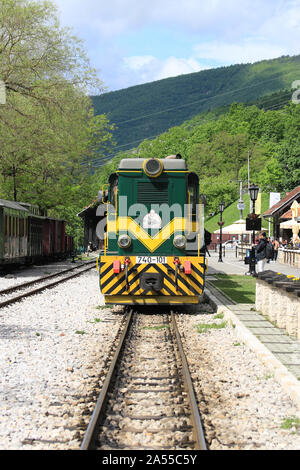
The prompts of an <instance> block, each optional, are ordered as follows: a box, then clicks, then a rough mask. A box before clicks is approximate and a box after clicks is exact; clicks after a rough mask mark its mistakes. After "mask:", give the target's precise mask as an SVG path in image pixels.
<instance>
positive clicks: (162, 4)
mask: <svg viewBox="0 0 300 470" xmlns="http://www.w3.org/2000/svg"><path fill="white" fill-rule="evenodd" d="M54 1H55V2H56V4H57V5H58V7H59V10H60V12H61V15H60V17H61V20H62V23H63V24H64V25H68V26H71V27H74V29H75V33H76V35H78V36H80V37H81V38H83V39H84V41H85V43H86V44H87V49H88V53H89V55H90V57H91V59H92V63H93V65H94V66H95V67H96V68H98V69H100V70H101V75H102V78H103V79H104V83H105V84H106V85H108V87H109V88H110V89H118V88H125V87H128V86H131V85H135V84H139V83H144V82H150V81H153V80H159V79H161V78H166V77H170V76H176V75H181V74H186V73H192V72H197V71H199V70H203V69H205V68H209V64H212V65H214V66H216V65H217V64H219V65H229V64H236V63H245V62H256V61H259V60H263V59H271V58H275V57H279V56H281V55H287V54H289V55H293V54H299V53H300V27H299V25H300V0H210V1H208V0H176V1H174V0H152V1H151V2H149V1H148V0H147V1H146V0H139V1H138V0H126V1H125V0H110V1H107V0H85V1H84V2H83V1H82V0H54ZM147 30H148V33H149V31H151V32H153V34H157V36H156V39H160V37H161V36H160V35H161V31H164V32H165V33H166V34H165V36H164V38H165V41H163V40H162V41H161V49H160V44H159V46H158V47H157V43H158V41H157V40H156V41H154V43H155V44H156V49H155V46H154V45H153V46H152V44H151V39H149V35H147ZM168 33H169V35H168ZM172 38H175V39H174V41H173V42H172ZM123 39H124V41H123ZM176 40H177V42H176ZM181 42H182V44H187V45H188V46H187V48H186V52H185V49H183V47H182V45H181ZM193 44H194V47H193ZM144 51H145V52H144ZM157 57H160V59H158V58H157ZM161 57H166V58H165V59H164V60H163V59H161ZM204 64H205V65H204Z"/></svg>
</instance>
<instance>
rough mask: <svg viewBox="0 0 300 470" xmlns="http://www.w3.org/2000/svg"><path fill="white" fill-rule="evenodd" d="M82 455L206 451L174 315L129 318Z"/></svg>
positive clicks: (85, 436)
mask: <svg viewBox="0 0 300 470" xmlns="http://www.w3.org/2000/svg"><path fill="white" fill-rule="evenodd" d="M80 449H81V450H109V449H110V450H112V449H153V450H159V449H172V450H175V449H176V450H177V449H196V450H206V443H205V438H204V432H203V428H202V424H201V418H200V415H199V411H198V406H197V401H196V397H195V393H194V388H193V384H192V380H191V376H190V372H189V367H188V364H187V360H186V357H185V353H184V351H183V347H182V342H181V337H180V334H179V331H178V328H177V323H176V316H175V314H174V313H173V312H171V313H170V314H156V315H147V314H138V313H136V312H133V311H132V310H131V311H130V312H129V313H128V314H127V316H126V318H125V321H124V327H123V329H122V331H121V332H120V334H119V336H118V343H117V344H116V345H115V350H114V353H113V357H112V360H111V363H110V367H109V370H108V373H107V376H106V379H105V381H104V383H103V386H102V389H101V392H100V395H99V397H98V400H97V403H96V406H95V409H94V412H93V415H92V417H91V420H90V423H89V425H88V428H87V430H86V433H85V435H84V438H83V441H82V444H81V448H80Z"/></svg>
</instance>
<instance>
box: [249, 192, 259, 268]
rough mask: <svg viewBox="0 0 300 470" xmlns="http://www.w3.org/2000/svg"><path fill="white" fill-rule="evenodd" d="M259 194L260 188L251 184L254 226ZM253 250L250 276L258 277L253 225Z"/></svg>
mask: <svg viewBox="0 0 300 470" xmlns="http://www.w3.org/2000/svg"><path fill="white" fill-rule="evenodd" d="M258 192H259V187H258V186H256V185H255V184H251V186H250V188H249V195H250V199H251V201H252V219H253V224H254V221H255V219H256V214H255V201H256V200H257V197H258ZM252 244H253V246H252V248H251V254H250V262H249V274H252V275H254V276H255V275H256V271H255V261H256V260H255V247H254V244H255V228H254V225H253V231H252Z"/></svg>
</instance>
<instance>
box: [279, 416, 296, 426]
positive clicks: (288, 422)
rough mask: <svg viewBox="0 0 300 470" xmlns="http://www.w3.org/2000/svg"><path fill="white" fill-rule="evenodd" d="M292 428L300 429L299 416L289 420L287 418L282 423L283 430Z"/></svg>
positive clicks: (291, 417)
mask: <svg viewBox="0 0 300 470" xmlns="http://www.w3.org/2000/svg"><path fill="white" fill-rule="evenodd" d="M292 428H296V429H299V428H300V418H297V416H290V417H289V418H285V419H284V420H283V421H282V423H281V429H292Z"/></svg>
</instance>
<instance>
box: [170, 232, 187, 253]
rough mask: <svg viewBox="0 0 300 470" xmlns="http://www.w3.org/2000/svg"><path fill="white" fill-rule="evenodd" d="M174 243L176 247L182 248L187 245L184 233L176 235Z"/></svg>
mask: <svg viewBox="0 0 300 470" xmlns="http://www.w3.org/2000/svg"><path fill="white" fill-rule="evenodd" d="M173 243H174V246H176V248H179V249H180V250H182V249H183V248H184V247H185V245H186V238H185V236H184V235H176V237H174V241H173Z"/></svg>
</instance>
